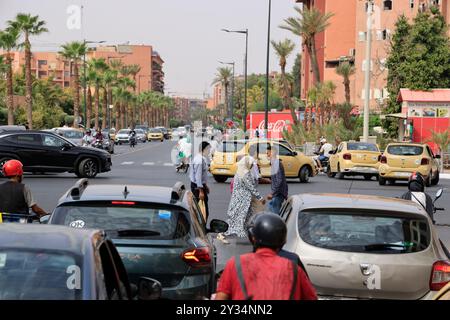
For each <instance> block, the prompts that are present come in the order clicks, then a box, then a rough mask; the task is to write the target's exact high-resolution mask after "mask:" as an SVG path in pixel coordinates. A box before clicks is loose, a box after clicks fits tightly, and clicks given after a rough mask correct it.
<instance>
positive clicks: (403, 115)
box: [380, 113, 408, 120]
mask: <svg viewBox="0 0 450 320" xmlns="http://www.w3.org/2000/svg"><path fill="white" fill-rule="evenodd" d="M386 118H397V119H408V116H407V115H406V114H404V113H391V114H382V115H381V116H380V119H381V120H384V119H386Z"/></svg>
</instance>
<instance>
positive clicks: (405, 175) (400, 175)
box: [395, 172, 411, 177]
mask: <svg viewBox="0 0 450 320" xmlns="http://www.w3.org/2000/svg"><path fill="white" fill-rule="evenodd" d="M395 175H396V176H399V177H409V176H410V175H411V173H410V172H397V173H396V174H395Z"/></svg>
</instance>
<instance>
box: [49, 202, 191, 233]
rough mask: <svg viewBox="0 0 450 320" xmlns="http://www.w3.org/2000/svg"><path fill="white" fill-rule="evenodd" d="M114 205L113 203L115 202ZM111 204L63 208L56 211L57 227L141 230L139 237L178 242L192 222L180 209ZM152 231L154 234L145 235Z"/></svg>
mask: <svg viewBox="0 0 450 320" xmlns="http://www.w3.org/2000/svg"><path fill="white" fill-rule="evenodd" d="M113 203H114V202H113ZM117 203H118V204H111V202H109V203H95V204H94V203H93V204H92V205H91V204H89V205H86V206H62V207H58V208H56V209H55V212H54V213H53V215H54V216H55V218H54V219H55V223H56V224H60V225H66V226H69V227H74V228H90V229H96V228H99V229H104V230H109V231H112V233H113V236H114V234H116V232H117V231H120V230H121V231H124V230H140V231H143V232H142V234H140V235H138V236H139V237H143V236H145V237H150V238H152V239H178V238H182V237H184V236H186V234H187V233H188V232H189V226H190V224H189V222H188V221H187V219H186V216H185V214H184V213H183V212H182V211H180V210H179V209H173V208H170V207H169V208H167V207H159V208H155V206H151V207H149V206H145V205H131V206H130V205H128V204H125V205H123V204H121V202H120V201H118V202H117ZM145 231H149V232H152V233H145Z"/></svg>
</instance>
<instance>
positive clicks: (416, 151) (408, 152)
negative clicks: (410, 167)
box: [387, 145, 423, 156]
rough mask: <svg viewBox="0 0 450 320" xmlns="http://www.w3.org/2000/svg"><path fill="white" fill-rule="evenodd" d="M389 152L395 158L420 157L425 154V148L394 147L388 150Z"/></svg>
mask: <svg viewBox="0 0 450 320" xmlns="http://www.w3.org/2000/svg"><path fill="white" fill-rule="evenodd" d="M387 152H388V153H389V154H393V155H395V156H418V155H421V154H422V153H423V147H419V146H408V145H394V146H390V147H389V148H387Z"/></svg>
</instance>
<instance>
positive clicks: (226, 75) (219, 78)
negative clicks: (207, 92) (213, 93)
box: [213, 67, 232, 116]
mask: <svg viewBox="0 0 450 320" xmlns="http://www.w3.org/2000/svg"><path fill="white" fill-rule="evenodd" d="M231 77H232V70H231V68H228V67H225V68H224V67H221V68H218V69H217V74H216V78H215V79H214V82H213V83H217V82H220V83H221V84H222V86H223V88H224V89H225V108H224V109H225V110H227V108H229V106H228V87H229V86H230V79H231ZM225 114H226V112H223V113H222V116H225Z"/></svg>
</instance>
